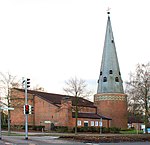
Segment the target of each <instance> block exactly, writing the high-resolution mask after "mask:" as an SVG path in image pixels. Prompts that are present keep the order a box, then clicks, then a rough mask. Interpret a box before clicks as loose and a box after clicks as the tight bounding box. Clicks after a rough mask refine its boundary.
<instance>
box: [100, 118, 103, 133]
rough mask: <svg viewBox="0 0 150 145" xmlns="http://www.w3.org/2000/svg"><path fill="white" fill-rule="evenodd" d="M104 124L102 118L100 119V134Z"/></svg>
mask: <svg viewBox="0 0 150 145" xmlns="http://www.w3.org/2000/svg"><path fill="white" fill-rule="evenodd" d="M102 126H103V123H102V118H101V119H100V134H102Z"/></svg>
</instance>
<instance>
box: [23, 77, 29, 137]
mask: <svg viewBox="0 0 150 145" xmlns="http://www.w3.org/2000/svg"><path fill="white" fill-rule="evenodd" d="M22 83H23V84H24V88H25V105H24V114H25V139H26V140H28V114H29V105H28V91H27V90H28V88H29V87H30V79H28V78H27V79H24V80H23V82H22Z"/></svg>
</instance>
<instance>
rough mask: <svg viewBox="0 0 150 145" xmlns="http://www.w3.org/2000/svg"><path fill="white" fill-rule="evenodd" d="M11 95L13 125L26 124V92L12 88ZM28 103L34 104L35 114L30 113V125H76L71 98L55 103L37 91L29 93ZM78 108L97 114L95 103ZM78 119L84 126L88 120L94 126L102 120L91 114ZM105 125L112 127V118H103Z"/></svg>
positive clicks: (81, 110) (80, 110)
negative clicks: (42, 96)
mask: <svg viewBox="0 0 150 145" xmlns="http://www.w3.org/2000/svg"><path fill="white" fill-rule="evenodd" d="M11 96H12V99H11V103H12V106H13V107H14V111H11V125H12V126H14V125H24V124H25V115H24V113H23V106H24V102H25V96H24V92H23V91H22V90H19V89H12V95H11ZM54 101H55V100H54ZM82 101H85V100H82ZM87 103H89V102H87ZM91 103H92V102H91ZM28 104H29V105H31V106H34V114H29V115H28V124H29V125H33V126H34V125H43V126H45V128H46V129H50V124H51V123H54V125H55V126H68V127H70V128H73V127H74V126H75V118H74V117H73V116H72V113H73V112H74V109H73V108H74V106H73V104H72V101H71V100H70V99H61V102H60V104H55V103H51V102H50V101H48V100H44V99H43V98H41V97H40V96H38V95H36V94H35V93H28ZM85 105H86V104H85ZM78 109H79V113H80V112H82V113H92V114H97V107H96V106H94V105H89V106H79V107H78ZM78 120H79V122H80V121H81V125H79V126H84V121H86V122H87V121H88V126H93V124H94V126H97V122H98V124H99V121H100V119H99V118H92V117H91V116H89V117H88V118H78ZM91 121H92V123H91ZM93 121H94V122H93ZM91 124H92V125H91ZM98 126H99V125H98ZM103 126H105V127H110V120H109V119H105V120H103Z"/></svg>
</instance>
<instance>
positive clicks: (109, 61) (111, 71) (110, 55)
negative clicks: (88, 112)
mask: <svg viewBox="0 0 150 145" xmlns="http://www.w3.org/2000/svg"><path fill="white" fill-rule="evenodd" d="M122 83H123V81H122V78H121V72H120V68H119V63H118V58H117V52H116V47H115V41H114V36H113V31H112V27H111V21H110V16H109V12H108V20H107V27H106V34H105V42H104V48H103V55H102V62H101V68H100V75H99V79H98V88H97V94H95V95H94V103H95V105H96V106H97V108H98V110H97V111H98V114H100V115H104V116H107V117H109V118H111V119H112V121H111V127H118V128H127V95H126V94H124V90H123V84H122Z"/></svg>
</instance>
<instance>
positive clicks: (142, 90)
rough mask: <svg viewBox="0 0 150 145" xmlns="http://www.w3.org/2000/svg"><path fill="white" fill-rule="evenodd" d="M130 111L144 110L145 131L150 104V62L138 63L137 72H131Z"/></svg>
mask: <svg viewBox="0 0 150 145" xmlns="http://www.w3.org/2000/svg"><path fill="white" fill-rule="evenodd" d="M126 91H127V93H128V105H129V108H128V109H129V111H132V112H138V113H141V112H144V113H143V114H144V123H145V132H146V133H147V125H148V118H149V116H150V114H149V109H150V108H149V105H150V102H149V101H150V98H149V93H150V62H148V63H147V64H138V65H137V67H136V70H135V73H131V74H130V80H129V82H127V90H126Z"/></svg>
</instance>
